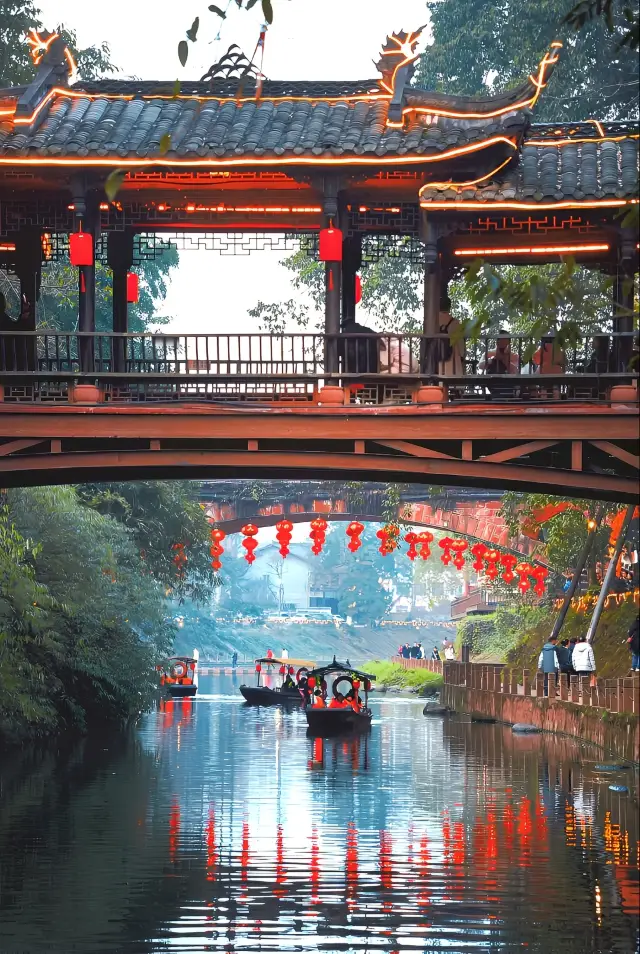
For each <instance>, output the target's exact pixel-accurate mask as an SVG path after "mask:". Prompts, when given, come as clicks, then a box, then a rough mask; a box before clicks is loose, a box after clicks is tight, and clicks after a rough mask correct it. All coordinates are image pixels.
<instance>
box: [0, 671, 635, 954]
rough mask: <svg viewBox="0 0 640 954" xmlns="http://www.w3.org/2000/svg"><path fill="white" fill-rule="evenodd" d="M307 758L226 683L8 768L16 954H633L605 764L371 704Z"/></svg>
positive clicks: (1, 772) (4, 926)
mask: <svg viewBox="0 0 640 954" xmlns="http://www.w3.org/2000/svg"><path fill="white" fill-rule="evenodd" d="M374 707H375V708H374V720H375V724H374V726H373V728H372V731H371V734H370V735H364V736H359V737H356V738H353V739H347V740H335V739H334V740H331V739H325V740H320V739H308V738H307V736H306V721H305V719H304V714H303V713H302V712H298V711H292V712H283V711H281V710H279V709H265V710H263V709H251V708H249V709H246V708H245V707H244V706H242V705H241V700H240V697H239V696H238V697H236V695H235V694H234V693H233V686H232V682H231V679H230V678H224V677H221V678H218V679H215V680H214V679H203V680H202V685H201V697H200V698H199V699H197V700H196V701H192V700H190V699H184V700H167V701H165V702H163V703H162V705H161V706H160V708H159V709H158V711H157V712H155V713H153V714H152V715H151V716H149V717H148V718H147V719H146V720H145V722H144V724H143V725H142V727H141V728H140V730H139V731H138V732H137V733H136V734H134V736H132V737H131V738H129V739H126V740H110V742H109V743H105V744H104V745H101V746H98V745H97V744H96V743H95V742H93V741H92V742H87V743H85V744H84V745H83V746H80V747H79V748H76V749H74V750H72V751H71V752H66V753H65V752H58V753H47V754H43V755H39V756H38V755H35V754H33V753H30V754H28V755H26V756H24V757H22V758H20V759H18V758H13V759H11V760H9V761H5V762H4V763H3V765H2V769H0V784H1V785H2V788H1V791H2V804H1V807H0V937H2V939H3V940H2V942H0V950H1V951H2V954H18V952H19V954H24V952H28V954H39V952H41V951H42V952H44V951H47V952H54V954H58V952H59V954H67V952H70V951H79V952H82V954H94V952H108V954H114V952H120V951H122V952H126V954H131V952H140V954H147V952H150V954H151V952H159V951H164V950H166V949H167V948H168V949H170V950H171V951H172V952H183V951H184V952H186V951H189V952H194V951H198V952H199V951H224V952H247V954H248V952H252V951H261V952H270V951H302V952H306V951H323V952H328V954H333V952H342V951H344V952H353V954H355V952H358V954H359V952H365V951H367V952H371V951H376V952H384V954H391V952H401V951H413V952H415V951H424V952H426V951H433V950H440V949H447V950H448V951H450V952H454V954H455V952H460V954H462V952H472V951H473V952H477V951H482V952H484V951H487V950H493V949H497V948H500V949H502V950H504V951H515V950H520V949H521V948H522V947H523V946H525V945H526V947H527V950H528V951H533V952H540V954H554V952H556V951H558V952H562V954H584V952H591V954H598V952H624V954H627V952H632V951H635V950H636V945H637V929H638V919H637V912H638V817H637V803H636V802H635V800H634V796H633V795H631V796H624V795H620V794H618V793H614V792H612V791H610V790H609V788H608V783H609V782H610V781H611V780H610V779H609V778H607V779H605V780H602V779H601V778H600V777H599V776H598V773H597V772H596V770H595V768H594V766H595V762H596V761H597V760H598V758H599V756H598V753H597V750H591V749H589V748H585V747H581V746H580V745H578V744H577V743H574V742H571V741H570V740H568V739H552V738H551V737H546V736H545V737H541V736H536V737H535V738H523V737H521V736H514V735H513V734H512V733H511V732H510V730H508V729H505V728H503V727H500V726H492V725H469V724H464V723H462V722H458V721H455V720H448V721H443V722H439V721H435V720H427V719H424V718H423V717H422V714H421V707H420V705H419V704H417V703H413V702H404V701H402V700H393V701H392V700H380V701H376V702H374Z"/></svg>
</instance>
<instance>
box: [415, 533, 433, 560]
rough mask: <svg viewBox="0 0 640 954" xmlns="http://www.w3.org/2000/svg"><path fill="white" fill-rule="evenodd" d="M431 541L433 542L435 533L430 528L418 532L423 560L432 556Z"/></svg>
mask: <svg viewBox="0 0 640 954" xmlns="http://www.w3.org/2000/svg"><path fill="white" fill-rule="evenodd" d="M430 543H433V534H432V533H430V532H429V531H428V530H422V532H421V533H419V534H418V545H419V547H420V551H419V552H420V556H421V557H422V559H423V560H428V559H429V557H430V556H431V549H430V547H429V544H430Z"/></svg>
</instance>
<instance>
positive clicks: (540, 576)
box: [531, 566, 549, 596]
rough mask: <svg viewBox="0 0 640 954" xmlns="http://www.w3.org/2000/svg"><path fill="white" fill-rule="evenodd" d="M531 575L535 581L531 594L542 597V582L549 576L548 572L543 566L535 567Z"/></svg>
mask: <svg viewBox="0 0 640 954" xmlns="http://www.w3.org/2000/svg"><path fill="white" fill-rule="evenodd" d="M531 575H532V576H533V578H534V580H535V581H536V585H535V586H534V588H533V592H534V593H535V594H536V596H544V589H545V587H544V581H545V580H546V578H547V577H548V576H549V571H548V570H547V568H546V567H545V566H537V567H535V568H534V570H533V572H532V574H531Z"/></svg>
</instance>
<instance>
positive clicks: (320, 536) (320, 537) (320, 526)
mask: <svg viewBox="0 0 640 954" xmlns="http://www.w3.org/2000/svg"><path fill="white" fill-rule="evenodd" d="M327 527H328V524H327V521H326V520H325V519H324V517H316V519H315V520H312V521H311V532H310V533H309V536H310V537H311V539H312V540H313V546H312V547H311V552H312V553H314V554H315V555H316V556H318V554H319V553H322V547H323V546H324V541H325V536H326V533H327Z"/></svg>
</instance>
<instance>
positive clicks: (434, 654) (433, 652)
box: [431, 646, 440, 662]
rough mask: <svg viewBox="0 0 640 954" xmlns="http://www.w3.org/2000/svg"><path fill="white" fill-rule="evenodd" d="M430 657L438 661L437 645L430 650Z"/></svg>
mask: <svg viewBox="0 0 640 954" xmlns="http://www.w3.org/2000/svg"><path fill="white" fill-rule="evenodd" d="M431 658H432V660H433V661H434V662H440V651H439V649H438V647H437V646H434V647H433V649H432V650H431Z"/></svg>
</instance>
